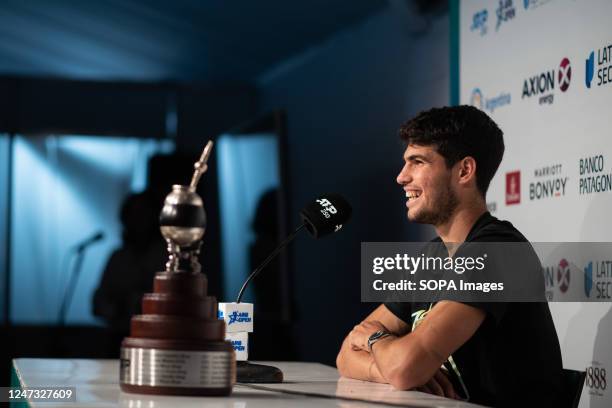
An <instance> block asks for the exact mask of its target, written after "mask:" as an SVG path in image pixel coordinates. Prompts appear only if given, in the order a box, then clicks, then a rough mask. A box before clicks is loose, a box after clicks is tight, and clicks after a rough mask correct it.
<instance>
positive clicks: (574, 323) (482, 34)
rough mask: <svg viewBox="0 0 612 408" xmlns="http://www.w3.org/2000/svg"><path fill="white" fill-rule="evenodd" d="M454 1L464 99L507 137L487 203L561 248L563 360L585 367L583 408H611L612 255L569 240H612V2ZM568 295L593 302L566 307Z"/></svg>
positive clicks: (557, 283)
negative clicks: (583, 249)
mask: <svg viewBox="0 0 612 408" xmlns="http://www.w3.org/2000/svg"><path fill="white" fill-rule="evenodd" d="M454 5H455V6H457V5H458V6H459V7H458V10H457V8H456V7H455V8H454V9H453V10H454V14H455V15H454V16H453V18H454V21H455V22H456V24H455V27H456V30H458V33H456V32H455V34H458V35H459V41H458V44H456V45H458V47H459V49H458V51H459V57H458V64H457V67H456V68H457V69H458V70H459V72H458V74H459V79H458V90H457V88H455V90H456V91H458V99H459V100H458V102H460V103H462V104H472V105H475V106H477V107H478V108H480V109H482V110H484V111H485V112H486V113H488V114H489V115H490V116H491V117H492V118H493V119H494V120H495V121H496V122H497V123H498V124H499V125H500V127H501V128H502V130H503V131H504V133H505V142H506V153H505V156H504V159H503V162H502V163H501V166H500V169H499V170H498V172H497V175H496V176H495V178H494V180H493V182H492V185H491V188H490V190H489V193H488V195H487V204H488V206H489V209H490V210H491V211H492V212H493V214H494V215H496V216H497V217H499V218H502V219H507V220H509V221H511V222H512V223H513V224H514V225H515V226H516V227H517V228H519V230H521V231H522V232H523V233H524V234H525V235H526V236H527V238H528V239H529V240H530V241H532V242H536V241H539V242H558V243H559V246H558V250H557V251H556V253H555V254H553V255H552V256H551V257H549V258H547V259H546V260H545V262H544V267H545V268H546V270H547V272H548V273H547V275H546V277H547V279H546V285H547V290H549V291H550V293H551V294H552V300H553V302H551V304H550V307H551V310H552V312H553V317H554V320H555V325H556V328H557V332H558V334H559V340H560V342H561V347H562V352H563V360H564V361H563V363H564V366H565V367H566V368H573V369H578V370H586V371H587V378H586V384H585V388H584V390H583V394H582V399H581V402H580V406H581V407H610V406H612V389H611V388H612V384H608V383H609V381H610V380H611V378H610V376H611V375H612V373H610V370H612V346H611V345H612V309H611V307H612V303H609V301H610V300H612V299H610V298H612V253H596V252H593V251H592V252H591V253H589V254H586V253H575V252H574V253H573V252H572V251H571V249H568V248H567V245H564V244H563V242H576V241H583V242H585V241H586V242H590V241H597V242H602V241H604V242H610V241H612V217H611V216H610V213H611V210H612V135H611V134H610V130H611V128H612V114H611V113H610V107H612V83H611V82H612V24H610V16H612V2H611V1H609V0H524V1H523V0H521V1H513V0H499V1H486V0H465V1H460V2H459V3H454ZM456 85H457V84H456ZM455 102H457V101H455ZM570 293H571V294H580V296H581V299H584V302H580V303H577V302H574V303H567V302H566V303H564V302H562V301H563V298H564V296H568V295H569V294H570ZM595 300H608V301H607V302H599V303H596V302H593V301H595ZM556 301H561V302H556ZM525 335H526V336H529V332H525ZM537 364H538V362H537V361H536V362H534V366H533V369H534V370H537Z"/></svg>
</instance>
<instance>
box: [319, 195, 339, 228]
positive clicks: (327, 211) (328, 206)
mask: <svg viewBox="0 0 612 408" xmlns="http://www.w3.org/2000/svg"><path fill="white" fill-rule="evenodd" d="M317 203H319V205H320V206H321V207H323V209H322V210H321V214H323V216H324V217H325V218H329V217H331V215H332V214H336V213H337V212H338V210H337V209H336V207H334V205H333V204H332V203H330V202H329V200H328V199H327V198H321V199H319V200H317ZM340 228H342V225H340V227H339V228H338V226H337V225H336V231H338V230H339V229H340Z"/></svg>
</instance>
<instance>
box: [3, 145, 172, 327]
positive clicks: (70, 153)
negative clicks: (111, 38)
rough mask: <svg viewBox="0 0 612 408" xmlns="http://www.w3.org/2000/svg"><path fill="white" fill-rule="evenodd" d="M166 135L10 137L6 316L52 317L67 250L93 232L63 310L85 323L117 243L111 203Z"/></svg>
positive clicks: (141, 174) (138, 177) (137, 185)
mask: <svg viewBox="0 0 612 408" xmlns="http://www.w3.org/2000/svg"><path fill="white" fill-rule="evenodd" d="M172 148H173V143H172V142H170V141H156V140H142V139H128V138H108V137H83V136H61V137H57V136H48V137H23V136H17V137H15V142H14V146H13V149H14V150H13V154H14V156H13V157H14V167H13V180H12V187H13V197H12V220H13V221H12V222H13V225H12V229H11V230H12V231H11V242H12V251H11V261H12V264H11V271H10V273H11V316H10V317H11V321H12V322H13V323H18V324H24V323H25V324H50V323H51V324H52V323H55V322H56V321H57V318H58V311H59V306H60V304H61V300H62V297H63V294H64V291H65V288H66V285H67V283H68V278H69V271H70V265H69V263H68V262H67V260H69V259H70V258H69V257H68V258H67V254H68V253H69V249H70V248H71V247H73V246H74V245H75V244H77V243H79V242H80V241H82V240H83V239H85V238H88V237H89V236H91V235H92V234H93V233H95V232H96V231H103V232H104V234H105V237H106V238H105V239H104V240H103V241H102V242H99V243H96V244H95V245H92V246H91V247H90V248H89V249H88V251H87V253H86V255H85V260H84V263H83V268H82V272H81V275H80V277H79V280H78V284H77V286H76V290H75V293H74V297H73V300H72V303H71V306H70V308H69V310H68V314H67V322H68V323H70V324H93V323H95V322H96V319H95V318H94V317H93V315H92V313H91V299H92V297H93V292H94V290H95V288H96V287H97V285H98V282H99V279H100V276H101V274H102V271H103V269H104V266H105V264H106V261H107V259H108V257H109V256H110V254H111V252H112V250H113V249H115V248H116V247H118V246H119V245H120V243H121V242H120V236H121V225H120V222H119V219H118V213H119V206H120V204H121V202H122V200H123V199H124V197H125V196H126V195H127V194H128V193H130V192H133V191H139V190H142V189H143V188H144V187H145V183H146V169H147V162H148V159H149V158H150V157H151V156H152V155H153V154H155V153H159V152H168V151H169V150H171V149H172Z"/></svg>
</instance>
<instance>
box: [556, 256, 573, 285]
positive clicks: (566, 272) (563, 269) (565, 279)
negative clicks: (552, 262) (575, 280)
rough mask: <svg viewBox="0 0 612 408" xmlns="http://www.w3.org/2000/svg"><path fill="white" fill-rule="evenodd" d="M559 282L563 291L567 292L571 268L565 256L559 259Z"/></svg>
mask: <svg viewBox="0 0 612 408" xmlns="http://www.w3.org/2000/svg"><path fill="white" fill-rule="evenodd" d="M557 283H558V284H559V290H560V291H561V293H565V292H567V289H568V288H569V285H570V268H569V263H568V262H567V260H565V258H564V259H562V260H561V261H559V267H558V268H557Z"/></svg>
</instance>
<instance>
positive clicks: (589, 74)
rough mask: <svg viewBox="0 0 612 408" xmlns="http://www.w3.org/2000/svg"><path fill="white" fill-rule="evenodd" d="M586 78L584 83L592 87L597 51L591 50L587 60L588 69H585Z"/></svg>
mask: <svg viewBox="0 0 612 408" xmlns="http://www.w3.org/2000/svg"><path fill="white" fill-rule="evenodd" d="M585 73H586V75H585V78H584V84H585V85H586V87H587V88H590V87H591V82H593V75H595V52H594V51H591V53H590V54H589V58H587V60H586V69H585Z"/></svg>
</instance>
